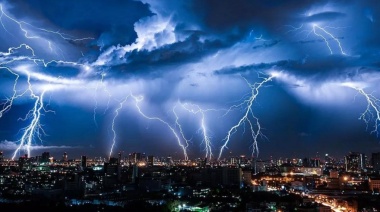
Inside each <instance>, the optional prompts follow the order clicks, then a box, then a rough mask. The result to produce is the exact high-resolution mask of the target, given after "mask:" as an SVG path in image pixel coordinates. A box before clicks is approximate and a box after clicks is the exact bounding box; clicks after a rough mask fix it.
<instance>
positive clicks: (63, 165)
mask: <svg viewBox="0 0 380 212" xmlns="http://www.w3.org/2000/svg"><path fill="white" fill-rule="evenodd" d="M0 164H1V166H0V202H1V207H2V208H3V209H19V210H22V209H33V208H36V209H37V208H38V209H44V208H45V209H55V210H57V211H83V210H91V211H126V210H128V211H144V210H150V211H255V212H259V211H277V212H283V211H378V210H379V209H380V196H379V188H380V175H379V171H380V153H372V155H371V157H370V158H367V156H366V155H364V154H361V153H358V152H349V153H347V155H346V156H345V157H344V159H335V158H333V157H330V156H329V155H328V154H326V155H324V156H323V157H313V158H279V159H274V158H270V159H268V160H261V159H257V158H252V157H246V156H244V155H242V156H236V157H230V158H228V159H224V160H221V161H209V160H207V159H201V158H199V159H196V160H189V161H184V160H175V159H173V158H172V157H170V156H169V157H155V156H152V155H146V154H144V153H131V154H128V155H122V154H121V153H119V155H118V157H117V158H109V159H105V158H87V157H86V156H82V157H81V158H79V159H69V156H68V154H67V153H66V152H65V153H64V154H63V156H62V157H61V158H59V159H56V158H53V157H51V155H50V153H49V152H44V153H42V155H41V156H36V157H28V156H27V155H25V156H23V157H20V158H19V159H18V160H10V159H6V158H4V156H3V153H2V152H1V155H0Z"/></svg>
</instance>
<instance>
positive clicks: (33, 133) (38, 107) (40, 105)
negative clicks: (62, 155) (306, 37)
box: [12, 74, 48, 160]
mask: <svg viewBox="0 0 380 212" xmlns="http://www.w3.org/2000/svg"><path fill="white" fill-rule="evenodd" d="M27 81H28V91H29V92H30V97H31V98H32V99H34V100H35V102H34V106H33V108H32V109H31V110H30V111H29V113H28V114H27V115H26V117H25V118H24V119H23V120H27V119H32V120H31V122H30V124H29V125H28V126H27V127H26V128H24V129H23V131H24V133H23V135H22V137H21V139H20V140H19V143H20V144H19V146H18V147H17V149H16V150H15V152H14V153H13V157H12V160H14V159H15V157H16V155H17V153H18V152H19V151H20V150H21V148H25V147H26V151H27V154H28V157H30V148H31V146H32V144H33V140H34V138H35V137H37V138H38V139H39V140H40V141H42V139H41V132H42V133H43V134H44V135H46V133H45V132H44V130H43V128H42V125H41V124H40V118H41V111H42V110H43V111H46V112H48V111H47V110H45V108H44V95H45V92H46V91H47V89H44V90H43V91H42V92H41V94H40V95H36V94H35V93H34V91H33V89H32V84H31V83H30V75H29V74H28V80H27Z"/></svg>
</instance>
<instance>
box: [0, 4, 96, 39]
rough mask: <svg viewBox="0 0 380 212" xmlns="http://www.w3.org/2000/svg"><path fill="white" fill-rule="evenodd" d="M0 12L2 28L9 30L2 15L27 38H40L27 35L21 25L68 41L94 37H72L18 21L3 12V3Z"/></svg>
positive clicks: (26, 31)
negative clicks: (15, 25)
mask: <svg viewBox="0 0 380 212" xmlns="http://www.w3.org/2000/svg"><path fill="white" fill-rule="evenodd" d="M0 12H1V15H0V23H1V25H2V27H3V28H4V30H5V31H6V32H8V33H9V31H8V30H7V29H6V27H5V25H4V22H3V17H6V18H8V19H9V20H11V21H12V22H14V23H15V24H17V25H18V26H19V28H20V30H21V31H23V32H24V36H25V38H28V39H37V38H40V37H39V36H32V35H29V32H28V30H27V29H26V28H25V27H23V26H29V27H32V28H34V29H37V30H39V31H41V32H46V33H50V34H55V35H57V36H59V37H61V38H62V39H64V40H68V41H82V40H92V39H94V38H92V37H86V38H73V37H72V36H70V35H67V34H65V33H61V32H59V31H52V30H48V29H44V28H39V27H35V26H33V25H32V24H30V23H27V22H25V21H18V20H16V19H15V18H12V17H11V16H9V15H8V14H7V13H5V12H4V10H3V5H1V4H0ZM48 42H49V41H48ZM48 45H51V44H49V43H48Z"/></svg>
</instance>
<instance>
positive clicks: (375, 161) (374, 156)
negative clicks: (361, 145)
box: [372, 152, 380, 171]
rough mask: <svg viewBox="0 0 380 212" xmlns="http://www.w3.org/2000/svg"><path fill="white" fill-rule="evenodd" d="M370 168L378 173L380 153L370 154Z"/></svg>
mask: <svg viewBox="0 0 380 212" xmlns="http://www.w3.org/2000/svg"><path fill="white" fill-rule="evenodd" d="M372 166H373V170H374V171H380V152H377V153H372Z"/></svg>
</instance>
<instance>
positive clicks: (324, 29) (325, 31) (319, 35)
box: [313, 24, 346, 55]
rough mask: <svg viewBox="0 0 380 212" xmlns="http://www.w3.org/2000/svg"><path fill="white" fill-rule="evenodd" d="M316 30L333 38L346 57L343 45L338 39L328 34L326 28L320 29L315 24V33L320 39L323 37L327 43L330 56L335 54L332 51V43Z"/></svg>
mask: <svg viewBox="0 0 380 212" xmlns="http://www.w3.org/2000/svg"><path fill="white" fill-rule="evenodd" d="M315 29H319V30H321V31H323V32H324V33H326V34H327V35H328V36H329V37H330V38H332V39H333V40H334V41H335V42H336V43H337V44H338V46H339V49H340V53H341V54H343V55H346V53H345V52H344V51H343V48H342V44H341V43H340V41H339V40H338V38H336V37H335V36H334V35H333V34H331V33H330V32H328V31H327V30H326V27H320V26H318V25H317V24H313V33H314V34H315V35H316V36H318V37H321V38H322V39H323V40H324V41H325V43H326V46H327V48H328V49H329V50H330V54H333V51H332V50H331V47H330V43H329V41H328V38H326V37H325V36H323V35H322V34H320V33H318V32H317V31H316V30H315Z"/></svg>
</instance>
